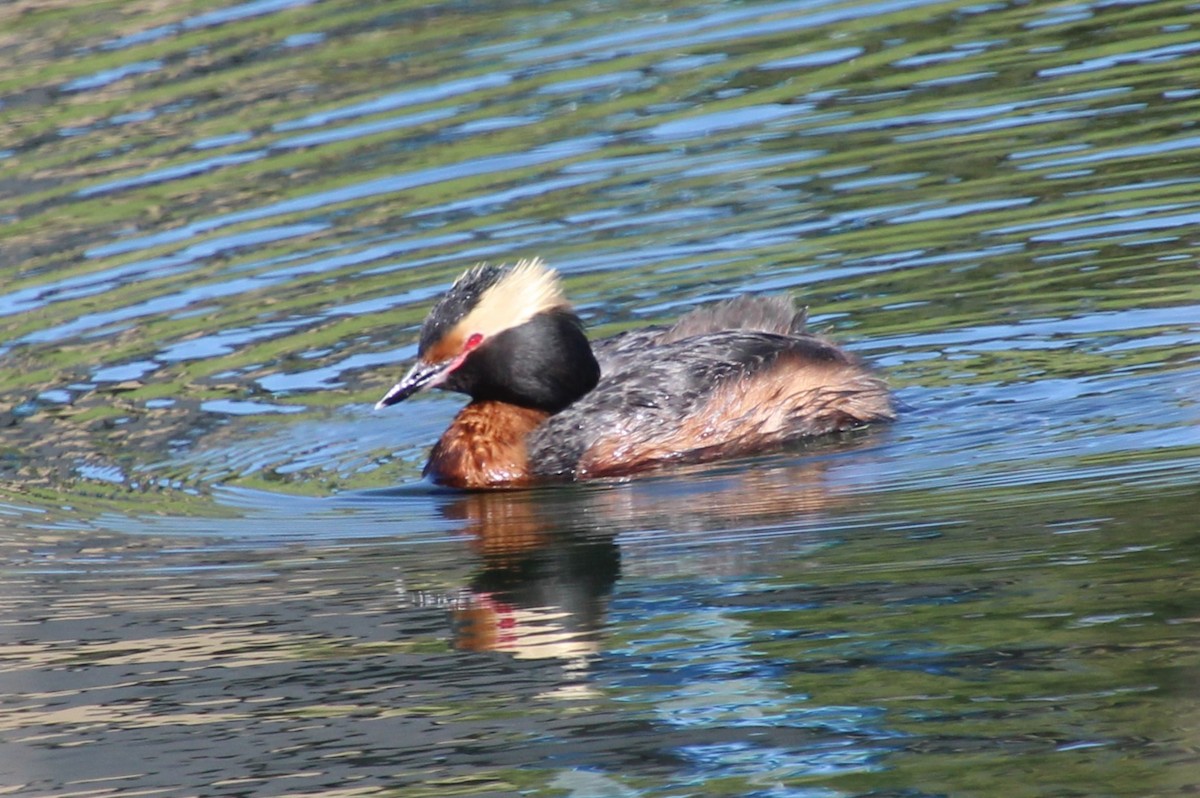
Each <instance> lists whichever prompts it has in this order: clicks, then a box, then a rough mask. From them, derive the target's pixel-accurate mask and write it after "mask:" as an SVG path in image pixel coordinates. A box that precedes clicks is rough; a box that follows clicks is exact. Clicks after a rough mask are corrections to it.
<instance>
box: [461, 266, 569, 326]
mask: <svg viewBox="0 0 1200 798" xmlns="http://www.w3.org/2000/svg"><path fill="white" fill-rule="evenodd" d="M563 307H569V303H568V302H567V298H566V296H564V295H563V291H562V282H561V280H560V279H559V276H558V272H556V271H555V270H554V269H551V268H550V267H548V266H547V265H546V264H545V262H544V261H542V259H541V258H530V259H526V260H520V261H517V264H516V265H515V266H513V267H512V268H511V269H509V270H508V271H507V273H506V274H505V275H504V276H503V277H501V278H500V279H499V280H497V281H496V283H495V284H494V285H492V286H491V287H489V288H488V289H487V290H485V291H484V292H483V296H481V297H480V298H479V303H478V304H477V305H476V306H475V307H474V308H472V310H471V312H470V313H468V314H467V316H466V318H464V319H463V320H462V323H461V325H460V328H461V329H462V330H463V332H464V334H467V335H470V334H472V333H481V334H482V335H484V336H492V335H495V334H496V333H498V332H501V331H503V330H507V329H509V328H511V327H517V326H519V325H521V324H524V323H525V322H527V321H529V320H530V319H531V318H533V317H534V316H536V315H537V314H539V313H543V312H545V311H548V310H553V309H555V308H563Z"/></svg>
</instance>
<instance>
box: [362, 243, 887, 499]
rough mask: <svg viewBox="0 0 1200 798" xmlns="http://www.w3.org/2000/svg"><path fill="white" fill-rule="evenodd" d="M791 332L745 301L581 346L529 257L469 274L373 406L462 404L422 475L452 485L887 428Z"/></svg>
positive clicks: (581, 472) (724, 453) (883, 409)
mask: <svg viewBox="0 0 1200 798" xmlns="http://www.w3.org/2000/svg"><path fill="white" fill-rule="evenodd" d="M804 326H805V325H804V313H803V311H801V312H799V313H797V312H795V310H794V309H793V307H792V305H791V302H790V301H789V300H788V299H785V298H782V297H756V296H743V297H738V298H736V299H732V300H728V301H725V302H720V303H715V304H713V305H709V306H706V307H701V308H698V309H696V310H694V311H692V312H691V313H689V314H687V315H685V316H683V317H682V318H680V319H679V320H678V321H677V322H676V323H675V324H673V325H663V326H656V327H648V328H644V329H640V330H633V331H629V332H625V333H622V334H620V335H616V336H614V337H612V338H606V339H603V340H599V341H595V342H589V341H588V339H587V336H586V335H585V333H584V330H583V324H582V322H581V321H580V319H579V317H578V316H577V315H576V314H575V313H574V311H573V310H572V309H571V306H570V304H569V302H568V301H567V299H566V297H565V296H564V295H563V293H562V289H561V286H560V282H559V279H558V275H557V274H556V273H555V272H554V271H552V270H551V269H548V268H547V267H546V266H545V265H544V264H542V262H541V261H540V260H528V261H521V262H519V263H518V264H517V265H515V266H513V267H511V268H505V267H497V266H487V265H483V266H477V267H475V268H473V269H471V270H469V271H467V272H466V273H465V274H464V275H463V276H462V277H460V278H459V279H458V280H457V281H456V282H455V283H454V285H453V286H452V287H451V289H450V291H449V292H448V293H447V294H446V296H445V297H443V298H442V299H441V301H439V302H438V303H437V304H436V305H435V306H434V308H433V310H432V311H430V313H429V316H428V318H427V319H426V320H425V323H424V325H423V326H422V330H421V336H420V342H419V345H418V358H417V362H416V364H414V365H413V367H412V368H411V369H410V370H409V372H408V374H407V375H405V377H404V378H403V379H402V380H401V381H400V382H399V383H397V384H396V385H395V386H394V387H393V388H392V389H391V390H390V391H388V393H387V394H386V395H385V396H384V397H383V399H381V400H380V401H379V403H378V405H377V407H385V406H387V405H392V404H395V403H396V402H400V401H402V400H404V399H406V398H408V397H409V396H412V395H413V394H415V393H417V392H419V391H421V390H424V389H426V388H431V387H438V388H443V389H445V390H451V391H458V392H461V393H465V394H467V395H469V396H470V397H471V402H470V403H469V404H468V405H467V406H466V407H464V408H463V410H462V411H460V412H459V414H458V415H457V416H456V417H455V419H454V421H453V422H452V423H451V425H450V427H449V429H447V430H446V432H445V434H443V436H442V438H441V440H439V441H438V443H437V444H436V445H435V446H434V448H433V451H432V452H431V454H430V458H429V462H428V463H427V464H426V467H425V473H426V475H428V476H430V477H431V478H432V479H433V480H434V481H435V482H438V483H440V484H445V485H451V486H455V487H463V488H485V487H499V486H518V485H528V484H533V483H537V482H542V481H553V480H575V479H588V478H595V477H623V476H628V475H631V474H635V473H638V472H641V471H645V470H648V469H651V468H655V467H659V466H662V465H665V464H669V463H693V462H703V461H708V460H715V459H719V458H724V457H737V456H743V455H748V454H754V453H757V452H763V451H769V450H771V449H775V448H778V447H780V446H782V445H784V444H786V443H788V442H791V441H794V440H798V439H801V438H805V437H810V436H816V435H823V434H827V433H831V432H837V431H841V430H848V429H852V428H856V427H860V426H864V425H866V424H870V423H873V422H881V421H890V420H892V419H893V418H894V417H895V414H894V410H893V406H892V401H891V396H890V394H889V392H888V389H887V386H886V384H885V383H884V381H883V380H882V379H881V378H879V377H878V376H876V375H875V374H873V373H872V372H871V371H870V370H869V369H867V368H866V367H865V366H863V365H862V364H861V362H860V361H859V360H858V359H857V358H855V357H853V356H852V355H850V354H848V353H846V352H845V351H844V350H842V349H841V348H840V347H838V346H837V345H836V344H834V343H832V342H830V341H828V340H826V339H824V338H821V337H819V336H815V335H812V334H810V333H807V332H805V329H804Z"/></svg>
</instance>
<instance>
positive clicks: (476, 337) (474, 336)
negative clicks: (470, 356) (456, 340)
mask: <svg viewBox="0 0 1200 798" xmlns="http://www.w3.org/2000/svg"><path fill="white" fill-rule="evenodd" d="M481 343H483V336H482V335H480V334H479V333H471V337H470V338H468V339H467V342H466V343H465V344H463V351H464V352H470V351H471V350H472V349H474V348H475V347H477V346H479V345H480V344H481Z"/></svg>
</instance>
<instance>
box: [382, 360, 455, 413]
mask: <svg viewBox="0 0 1200 798" xmlns="http://www.w3.org/2000/svg"><path fill="white" fill-rule="evenodd" d="M445 371H446V364H445V363H422V362H421V361H417V363H415V364H414V365H413V367H412V368H411V369H409V370H408V373H407V374H405V375H404V379H402V380H400V382H398V383H396V384H395V385H393V386H392V389H391V390H390V391H388V392H387V393H386V394H384V395H383V398H382V399H380V400H379V401H378V402H376V403H375V409H376V410H382V409H383V408H385V407H390V406H391V405H394V404H396V403H397V402H403V401H404V400H405V399H407V398H408V397H410V396H412V395H413V394H414V393H418V392H420V391H422V390H424V389H425V388H428V387H429V386H430V385H433V384H436V381H437V379H438V378H439V377H441V376H442V375H443V374H444V373H445Z"/></svg>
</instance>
